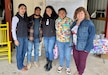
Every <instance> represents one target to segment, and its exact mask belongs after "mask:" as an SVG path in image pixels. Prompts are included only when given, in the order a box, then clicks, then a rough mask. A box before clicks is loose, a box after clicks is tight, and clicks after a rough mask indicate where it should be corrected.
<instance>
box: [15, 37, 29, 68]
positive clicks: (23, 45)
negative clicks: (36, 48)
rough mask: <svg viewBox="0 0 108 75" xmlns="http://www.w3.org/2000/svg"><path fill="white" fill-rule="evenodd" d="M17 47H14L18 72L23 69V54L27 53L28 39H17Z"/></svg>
mask: <svg viewBox="0 0 108 75" xmlns="http://www.w3.org/2000/svg"><path fill="white" fill-rule="evenodd" d="M18 42H19V46H16V59H17V67H18V69H19V70H21V69H22V68H24V64H23V63H24V58H25V53H26V51H27V46H28V39H27V37H21V38H19V37H18Z"/></svg>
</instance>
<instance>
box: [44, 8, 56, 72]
mask: <svg viewBox="0 0 108 75" xmlns="http://www.w3.org/2000/svg"><path fill="white" fill-rule="evenodd" d="M57 17H58V15H57V14H56V12H55V10H54V8H53V7H52V6H47V7H46V9H45V12H44V15H43V19H42V32H43V37H44V46H45V50H46V60H47V63H46V65H45V66H44V68H45V69H46V71H49V70H50V69H51V68H52V60H53V48H54V45H55V41H56V31H55V20H56V19H57Z"/></svg>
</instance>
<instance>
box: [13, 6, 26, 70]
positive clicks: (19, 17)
mask: <svg viewBox="0 0 108 75" xmlns="http://www.w3.org/2000/svg"><path fill="white" fill-rule="evenodd" d="M26 11H27V7H26V5H25V4H19V6H18V12H17V14H16V15H15V16H14V17H13V18H12V36H13V40H14V43H15V45H16V59H17V67H18V69H19V70H21V71H26V70H27V67H26V66H24V64H23V62H24V57H25V53H26V51H27V45H28V42H27V41H28V39H27V35H28V32H27V30H28V28H27V13H26Z"/></svg>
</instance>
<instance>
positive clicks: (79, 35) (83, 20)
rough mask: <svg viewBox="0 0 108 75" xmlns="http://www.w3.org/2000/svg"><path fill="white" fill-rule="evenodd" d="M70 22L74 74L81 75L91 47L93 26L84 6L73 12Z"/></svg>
mask: <svg viewBox="0 0 108 75" xmlns="http://www.w3.org/2000/svg"><path fill="white" fill-rule="evenodd" d="M74 19H75V21H74V22H73V24H72V28H71V31H72V43H73V58H74V60H75V64H76V67H77V72H76V73H75V74H74V75H82V74H83V73H84V69H85V67H86V59H87V56H88V54H89V52H90V50H91V49H92V48H93V39H94V36H95V27H94V24H93V23H92V21H91V20H90V17H89V14H88V12H87V10H86V9H85V8H84V7H79V8H77V9H76V10H75V13H74Z"/></svg>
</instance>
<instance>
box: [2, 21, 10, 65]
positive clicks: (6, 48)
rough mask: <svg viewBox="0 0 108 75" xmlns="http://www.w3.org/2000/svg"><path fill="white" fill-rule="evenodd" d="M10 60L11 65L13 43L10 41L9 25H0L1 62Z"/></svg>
mask: <svg viewBox="0 0 108 75" xmlns="http://www.w3.org/2000/svg"><path fill="white" fill-rule="evenodd" d="M4 59H8V62H9V64H11V41H10V40H9V24H8V22H7V23H6V24H0V60H4Z"/></svg>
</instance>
